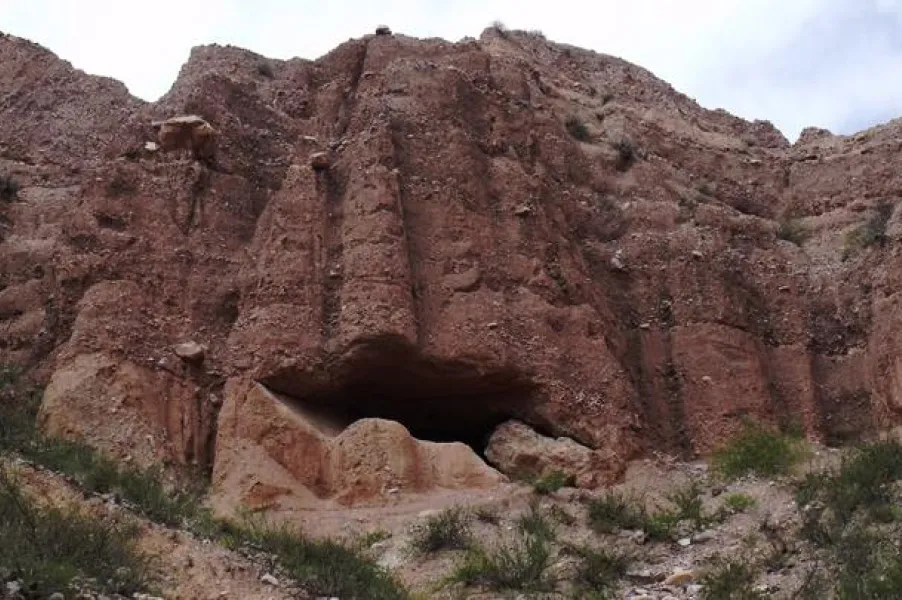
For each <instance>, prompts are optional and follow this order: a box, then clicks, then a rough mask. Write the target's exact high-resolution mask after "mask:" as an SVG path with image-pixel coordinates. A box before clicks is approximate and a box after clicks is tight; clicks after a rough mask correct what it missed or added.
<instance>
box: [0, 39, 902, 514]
mask: <svg viewBox="0 0 902 600" xmlns="http://www.w3.org/2000/svg"><path fill="white" fill-rule="evenodd" d="M185 113H193V114H198V115H200V116H202V117H203V118H205V119H206V120H208V121H209V122H210V123H211V124H213V125H214V126H215V127H216V128H217V129H218V130H219V131H220V132H221V136H220V140H219V148H218V156H217V159H216V161H215V164H214V165H213V166H209V167H208V166H205V165H203V164H200V163H196V162H193V161H191V160H188V159H181V158H179V157H177V156H176V155H173V154H160V155H155V154H147V153H143V152H141V151H140V149H141V148H142V147H143V145H144V143H145V142H146V141H150V140H153V139H154V137H153V136H154V131H153V129H152V128H151V126H150V123H151V121H152V120H155V119H164V118H167V117H170V116H173V115H178V114H185ZM0 120H2V122H3V123H4V127H2V128H0V176H2V177H3V178H4V179H3V180H2V181H3V186H2V192H0V194H2V199H0V326H2V331H3V332H4V333H3V335H2V336H0V362H3V363H6V364H14V365H19V366H23V367H26V368H27V369H28V370H29V372H30V373H31V375H32V376H33V378H35V379H36V380H38V381H40V382H46V384H47V385H46V390H45V393H44V398H43V405H42V409H41V415H40V417H41V424H42V426H44V427H45V429H46V431H47V432H48V433H51V434H55V435H61V436H64V437H69V438H73V439H78V440H83V441H86V442H88V443H89V444H91V445H92V446H94V447H96V448H97V449H99V450H101V451H102V452H104V453H106V454H108V455H111V456H113V457H117V458H119V459H122V460H127V461H130V462H132V463H133V464H138V465H151V464H156V463H161V464H166V465H179V464H196V465H201V466H203V467H205V468H208V469H210V470H211V472H212V477H213V481H212V483H213V487H212V491H213V497H214V500H215V504H216V506H217V508H218V510H220V511H222V512H224V513H228V512H231V511H234V510H235V509H237V508H238V507H239V506H241V505H248V506H251V507H254V508H268V509H272V510H278V509H281V510H286V511H291V510H309V509H318V510H321V511H324V512H323V514H328V511H329V510H333V509H334V510H342V509H343V508H344V507H349V506H357V507H361V506H363V507H365V506H374V505H380V504H384V503H389V502H391V503H397V502H399V501H400V499H411V501H413V498H420V499H421V498H423V496H420V494H438V493H445V492H447V491H448V490H455V489H492V488H493V487H495V486H497V485H499V483H501V482H503V481H504V480H506V479H519V478H529V477H532V476H536V475H547V474H549V473H551V472H553V471H563V472H565V473H568V474H570V475H572V476H573V477H574V478H575V480H576V482H577V483H578V484H579V485H581V486H584V487H593V486H597V485H601V484H606V483H611V482H614V481H617V480H618V479H619V478H620V477H621V476H622V474H623V472H624V469H625V467H626V464H627V462H628V461H630V460H631V459H635V458H638V457H641V456H644V455H649V454H651V453H653V452H661V453H665V454H671V455H674V456H679V457H681V458H692V457H696V456H700V455H705V454H707V453H708V452H710V451H711V450H712V449H714V448H715V447H716V446H717V445H718V444H719V443H720V442H721V441H723V440H724V439H726V438H727V437H728V436H730V435H732V434H733V433H734V432H735V431H737V429H738V427H739V426H740V425H741V424H742V422H743V421H744V420H745V419H747V418H752V419H756V420H760V421H763V422H766V423H770V424H774V425H782V426H789V425H795V426H799V427H801V428H802V429H803V430H804V432H805V433H806V434H807V436H808V437H809V438H810V439H811V440H812V441H819V442H826V443H830V444H833V443H840V442H845V441H849V440H853V439H857V438H860V437H862V436H866V435H868V434H870V433H873V432H874V431H876V430H878V429H881V428H888V427H891V426H893V425H895V424H896V423H897V422H898V421H899V408H898V407H899V403H900V402H902V387H900V386H902V379H900V373H902V368H900V365H899V364H898V363H897V360H898V359H897V358H896V356H897V354H898V352H897V351H896V348H895V344H896V343H899V342H897V341H896V340H897V338H898V337H899V336H896V335H895V333H896V331H895V330H896V329H897V328H898V327H899V325H898V324H899V323H902V319H900V318H898V316H899V310H900V309H899V307H898V296H897V294H896V290H895V289H894V285H895V283H897V282H899V281H902V262H900V258H899V252H898V245H897V243H896V241H897V239H898V237H899V236H900V234H902V229H900V225H899V222H898V216H897V214H896V211H895V207H896V205H897V203H898V199H899V194H900V193H902V175H900V173H902V169H900V166H902V159H900V154H899V150H900V146H902V125H900V124H899V123H896V122H893V123H889V124H887V125H884V126H880V127H876V128H874V129H871V130H868V131H866V132H862V133H860V134H858V135H856V136H853V137H842V136H835V135H832V134H830V133H829V132H826V131H823V130H816V129H809V130H806V131H805V132H804V134H803V135H802V136H801V138H800V139H799V140H798V141H797V142H796V143H795V144H790V143H789V142H788V141H787V140H786V139H785V138H784V137H783V136H782V135H781V134H780V133H779V132H778V131H777V130H776V129H775V128H774V127H773V126H772V125H771V124H770V123H768V122H764V121H756V122H747V121H744V120H742V119H739V118H736V117H733V116H731V115H729V114H727V113H726V112H724V111H721V110H717V111H711V110H707V109H704V108H702V107H701V106H699V105H698V104H697V103H695V102H694V101H693V100H692V99H690V98H688V97H686V96H685V95H683V94H681V93H679V92H678V91H676V90H674V89H673V88H672V87H670V86H669V85H667V84H666V83H665V82H663V81H661V80H659V79H657V78H656V77H655V76H654V75H653V74H651V73H649V72H648V71H646V70H643V69H641V68H640V67H638V66H635V65H632V64H629V63H627V62H624V61H622V60H619V59H617V58H614V57H610V56H605V55H600V54H596V53H592V52H588V51H585V50H581V49H578V48H574V47H568V46H565V45H561V44H555V43H551V42H549V41H547V40H545V39H544V38H542V37H541V36H540V35H537V34H526V33H523V32H513V31H505V30H502V29H499V28H490V29H487V30H486V31H484V32H483V33H482V34H481V36H480V37H479V39H471V38H468V39H464V40H461V41H460V42H457V43H450V42H446V41H442V40H436V39H428V40H420V39H415V38H412V37H408V36H405V35H401V34H394V35H366V36H363V37H361V38H359V39H356V40H352V41H349V42H347V43H345V44H342V45H341V46H339V47H337V48H336V49H334V50H333V51H332V52H330V53H328V54H326V55H325V56H322V57H320V58H318V59H317V60H315V61H309V60H301V59H295V60H290V61H278V60H271V59H267V58H264V57H262V56H259V55H256V54H254V53H251V52H248V51H245V50H242V49H238V48H234V47H221V46H205V47H199V48H195V49H194V50H193V51H192V53H191V55H190V57H189V60H188V62H187V63H186V64H185V65H184V67H183V68H182V71H181V73H180V74H179V77H178V79H177V80H176V82H175V83H174V85H173V87H172V89H171V90H170V91H169V92H168V93H167V94H166V95H165V96H164V97H162V98H161V99H160V100H159V101H158V102H155V103H146V102H142V101H140V100H138V99H136V98H134V97H132V96H130V95H129V94H128V92H127V90H126V89H125V87H124V86H123V85H121V84H120V83H118V82H115V81H111V80H109V79H104V78H99V77H94V76H89V75H86V74H84V73H83V72H81V71H78V70H76V69H74V68H73V67H72V66H71V65H70V64H69V63H67V62H65V61H63V60H62V59H60V58H58V57H56V56H54V55H53V54H52V53H50V52H48V51H47V50H46V49H43V48H41V47H40V46H37V45H35V44H33V43H30V42H28V41H26V40H23V39H20V38H16V37H14V36H9V35H2V36H0ZM319 152H325V153H327V160H328V167H327V168H325V169H314V168H313V167H312V164H311V158H310V157H311V155H313V154H315V153H319ZM486 461H487V462H486ZM413 494H416V495H417V496H415V497H414V496H412V495H413ZM417 501H420V500H417ZM323 518H326V517H323Z"/></svg>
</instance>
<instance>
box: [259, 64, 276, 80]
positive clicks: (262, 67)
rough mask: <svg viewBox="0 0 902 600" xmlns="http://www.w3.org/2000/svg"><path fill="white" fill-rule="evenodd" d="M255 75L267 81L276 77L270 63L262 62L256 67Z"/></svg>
mask: <svg viewBox="0 0 902 600" xmlns="http://www.w3.org/2000/svg"><path fill="white" fill-rule="evenodd" d="M257 73H258V74H260V75H261V76H263V77H266V78H267V79H272V78H273V77H275V76H276V72H275V69H273V66H272V63H271V62H269V61H263V62H261V63H259V64H258V65H257Z"/></svg>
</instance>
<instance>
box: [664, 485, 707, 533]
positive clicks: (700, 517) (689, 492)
mask: <svg viewBox="0 0 902 600" xmlns="http://www.w3.org/2000/svg"><path fill="white" fill-rule="evenodd" d="M701 496H702V488H701V485H699V483H698V482H697V481H693V482H692V483H690V484H689V485H688V486H686V487H684V488H680V489H678V490H677V491H675V492H672V493H670V494H668V496H667V499H668V500H669V501H670V502H671V503H673V505H674V506H676V513H675V516H674V520H675V521H690V522H691V523H692V524H693V526H694V527H695V528H696V529H703V528H705V527H707V526H708V525H709V524H710V523H711V518H710V517H708V516H707V515H705V514H704V511H703V509H702V497H701Z"/></svg>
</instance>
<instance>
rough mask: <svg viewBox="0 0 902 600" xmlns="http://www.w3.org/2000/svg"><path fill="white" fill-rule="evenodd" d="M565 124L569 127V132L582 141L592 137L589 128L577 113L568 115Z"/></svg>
mask: <svg viewBox="0 0 902 600" xmlns="http://www.w3.org/2000/svg"><path fill="white" fill-rule="evenodd" d="M564 126H565V127H566V128H567V133H569V134H570V135H571V136H572V137H573V138H574V139H576V140H579V141H580V142H588V141H589V140H591V139H592V134H590V133H589V128H588V127H586V125H585V124H584V123H583V122H582V121H580V120H579V118H578V117H576V116H575V115H570V116H569V117H567V120H566V121H564Z"/></svg>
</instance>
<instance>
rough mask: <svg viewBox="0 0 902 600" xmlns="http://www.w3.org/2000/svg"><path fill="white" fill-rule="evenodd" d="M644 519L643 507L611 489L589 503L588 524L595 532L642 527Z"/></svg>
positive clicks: (611, 531) (610, 531)
mask: <svg viewBox="0 0 902 600" xmlns="http://www.w3.org/2000/svg"><path fill="white" fill-rule="evenodd" d="M646 521H647V518H646V514H645V510H644V508H642V507H641V506H639V505H638V504H633V503H631V502H629V501H628V500H627V499H626V498H624V497H623V496H622V495H620V494H618V493H616V492H613V491H608V492H606V493H605V495H604V496H602V497H601V498H596V499H595V500H592V501H591V502H590V503H589V525H590V526H591V527H592V529H593V530H594V531H595V532H596V533H613V532H615V531H617V530H618V529H642V528H643V527H644V526H645V524H646Z"/></svg>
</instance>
